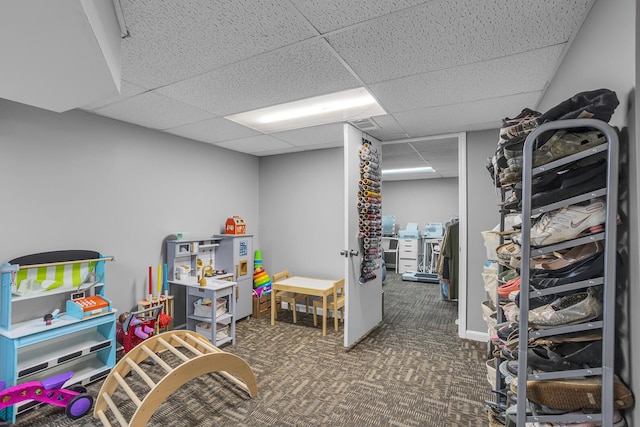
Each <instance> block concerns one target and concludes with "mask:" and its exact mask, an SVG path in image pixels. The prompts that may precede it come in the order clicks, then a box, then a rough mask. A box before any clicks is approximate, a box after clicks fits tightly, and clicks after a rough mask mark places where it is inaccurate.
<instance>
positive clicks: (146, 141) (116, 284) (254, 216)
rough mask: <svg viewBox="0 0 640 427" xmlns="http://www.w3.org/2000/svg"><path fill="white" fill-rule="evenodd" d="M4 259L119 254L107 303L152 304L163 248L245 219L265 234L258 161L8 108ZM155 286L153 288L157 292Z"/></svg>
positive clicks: (0, 109)
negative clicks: (147, 300) (176, 235)
mask: <svg viewBox="0 0 640 427" xmlns="http://www.w3.org/2000/svg"><path fill="white" fill-rule="evenodd" d="M0 153H2V167H0V182H1V183H2V184H3V193H2V195H3V199H2V205H3V206H2V209H1V210H0V212H1V213H0V236H1V238H2V244H1V245H0V260H2V262H5V261H8V260H10V259H12V258H15V257H18V256H22V255H27V254H31V253H37V252H45V251H52V250H61V249H92V250H97V251H100V252H102V253H103V254H105V255H113V256H115V257H116V261H115V262H112V263H108V264H107V273H106V283H107V295H108V296H109V297H111V298H112V299H113V302H114V306H115V307H116V308H118V309H121V310H127V309H129V308H130V307H131V305H132V304H134V303H135V302H136V301H137V300H139V299H141V298H143V297H144V296H145V295H146V289H147V287H146V286H147V285H146V283H148V282H146V279H147V277H148V276H147V274H148V273H147V271H148V270H147V269H148V266H149V265H152V266H154V282H155V275H156V273H157V265H158V264H160V263H162V262H164V252H165V250H164V243H163V239H164V238H165V237H166V236H168V235H170V234H171V233H172V232H175V231H187V232H190V234H189V236H190V237H191V236H192V237H199V236H203V237H204V236H211V235H212V234H214V233H220V232H221V230H222V227H223V226H224V222H225V220H226V218H227V217H229V216H232V215H240V216H242V217H244V218H245V219H246V221H247V224H248V232H249V233H257V231H258V229H259V227H260V224H259V217H258V212H259V211H258V198H259V194H258V193H257V188H258V185H257V183H258V169H259V167H258V159H257V158H256V157H254V156H249V155H246V154H241V153H237V152H232V151H229V150H225V149H221V148H217V147H214V146H212V145H208V144H203V143H199V142H195V141H191V140H188V139H183V138H179V137H176V136H172V135H168V134H163V133H160V132H155V131H152V130H148V129H144V128H141V127H138V126H133V125H129V124H126V123H122V122H119V121H115V120H110V119H105V118H102V117H98V116H94V115H92V114H89V113H84V112H81V111H70V112H66V113H53V112H50V111H46V110H41V109H38V108H35V107H29V106H25V105H23V104H18V103H14V102H10V101H7V100H3V99H0ZM155 286H156V284H155V283H154V289H155Z"/></svg>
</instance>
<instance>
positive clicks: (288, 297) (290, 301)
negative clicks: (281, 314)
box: [272, 270, 309, 323]
mask: <svg viewBox="0 0 640 427" xmlns="http://www.w3.org/2000/svg"><path fill="white" fill-rule="evenodd" d="M287 277H289V270H284V271H281V272H279V273H276V274H274V275H273V278H272V280H273V282H274V283H275V282H278V281H280V280H282V279H286V278H287ZM302 300H304V302H305V306H306V311H307V314H309V296H308V295H305V294H296V293H294V292H278V293H277V294H276V304H282V303H286V304H287V309H288V310H291V307H293V323H296V322H297V321H298V318H297V316H296V313H297V312H298V310H297V308H296V307H297V304H298V301H302Z"/></svg>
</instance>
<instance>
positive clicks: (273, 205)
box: [256, 148, 356, 279]
mask: <svg viewBox="0 0 640 427" xmlns="http://www.w3.org/2000/svg"><path fill="white" fill-rule="evenodd" d="M343 151H344V150H343V149H342V148H331V149H327V150H315V151H310V152H301V153H294V154H283V155H278V156H267V157H261V158H260V184H259V187H258V190H259V198H260V223H261V227H260V246H256V248H258V249H261V250H262V257H263V260H264V267H265V269H266V271H267V272H268V273H269V274H270V275H273V274H274V273H276V272H278V271H281V270H284V269H289V271H290V272H291V273H292V274H296V275H303V276H309V277H319V278H327V279H331V278H337V277H344V258H343V257H341V256H340V255H339V252H340V250H342V249H343V246H344V190H343V188H344V168H343V156H344V153H343ZM256 196H257V195H256ZM353 208H354V209H355V208H356V207H355V206H354V207H353Z"/></svg>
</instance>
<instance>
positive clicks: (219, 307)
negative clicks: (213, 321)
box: [193, 298, 227, 318]
mask: <svg viewBox="0 0 640 427" xmlns="http://www.w3.org/2000/svg"><path fill="white" fill-rule="evenodd" d="M212 311H213V309H212V306H211V300H202V299H199V300H197V301H196V302H194V303H193V314H194V315H196V316H200V317H207V318H210V317H211V314H212ZM226 312H227V300H226V299H224V298H218V299H217V300H216V317H218V316H222V315H223V314H225V313H226Z"/></svg>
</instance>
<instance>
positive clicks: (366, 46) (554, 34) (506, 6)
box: [81, 0, 594, 177]
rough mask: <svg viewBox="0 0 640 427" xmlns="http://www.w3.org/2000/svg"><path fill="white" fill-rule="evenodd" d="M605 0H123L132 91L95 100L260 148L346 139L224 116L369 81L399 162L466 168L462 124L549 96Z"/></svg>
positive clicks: (100, 110)
mask: <svg viewBox="0 0 640 427" xmlns="http://www.w3.org/2000/svg"><path fill="white" fill-rule="evenodd" d="M593 1H594V0H536V1H530V0H431V1H429V0H326V1H318V0H218V1H211V0H181V1H168V0H166V1H160V0H115V3H116V5H119V7H120V9H121V13H122V17H123V23H124V26H125V29H124V31H125V32H126V34H127V35H126V36H125V37H124V38H122V44H121V53H122V58H121V59H122V70H121V75H122V82H121V93H120V95H119V96H116V97H114V98H110V99H106V100H104V101H101V102H98V103H94V104H92V105H84V106H82V107H81V109H83V110H87V111H90V112H92V113H94V114H97V115H101V116H105V117H110V118H113V119H116V120H121V121H124V122H129V123H134V124H137V125H140V126H144V127H147V128H152V129H157V130H160V131H163V132H168V133H171V134H175V135H179V136H182V137H186V138H190V139H193V140H197V141H202V142H205V143H210V144H214V145H217V146H220V147H224V148H227V149H229V150H235V151H240V152H244V153H249V154H252V155H256V156H268V155H273V154H282V153H291V152H298V151H304V150H315V149H322V148H329V147H338V146H341V145H342V127H341V125H340V124H329V125H323V126H317V127H312V128H306V129H298V130H292V131H286V132H278V133H272V134H263V133H260V132H257V131H255V130H253V129H250V128H247V127H243V126H241V125H238V124H236V123H234V122H231V121H229V120H227V119H224V118H223V116H225V115H229V114H233V113H238V112H243V111H247V110H252V109H256V108H260V107H265V106H269V105H274V104H279V103H283V102H287V101H294V100H299V99H303V98H307V97H311V96H316V95H322V94H327V93H331V92H336V91H341V90H346V89H351V88H355V87H360V86H364V87H366V88H367V89H368V90H369V91H370V92H371V93H372V95H373V96H374V97H375V98H376V99H377V100H378V102H379V103H380V105H381V106H382V107H383V108H384V109H385V111H386V112H387V113H388V114H386V115H382V116H377V117H373V118H372V121H373V126H374V127H373V128H370V129H367V130H366V132H367V133H369V134H370V135H372V136H373V137H375V138H378V139H380V140H382V141H383V142H384V141H396V142H397V141H404V140H407V141H408V142H405V143H402V144H400V143H393V144H385V145H383V161H384V164H385V166H388V165H391V164H392V163H393V166H395V164H407V162H408V164H425V163H426V164H428V165H431V166H432V167H434V168H435V169H436V173H435V174H431V175H430V176H431V177H452V176H457V142H456V139H455V138H451V137H450V136H447V137H444V138H427V139H423V137H430V136H434V135H441V134H450V133H455V132H460V131H470V130H481V129H491V128H497V127H499V126H500V123H501V119H502V118H504V117H513V116H516V115H518V114H519V113H520V111H521V110H522V109H523V108H524V107H531V108H535V107H536V106H537V104H538V102H539V100H540V98H541V96H542V95H543V93H544V91H545V88H546V87H547V85H548V83H549V81H550V80H551V79H552V78H553V75H554V73H555V71H556V69H557V67H558V66H559V63H560V62H561V60H562V58H563V56H564V54H565V52H566V51H567V49H568V48H569V45H570V43H571V41H572V40H573V38H574V37H575V35H576V33H577V32H578V30H579V29H580V26H581V25H582V23H583V21H584V20H585V18H586V16H587V14H588V12H589V10H590V8H591V6H592V4H593Z"/></svg>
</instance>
